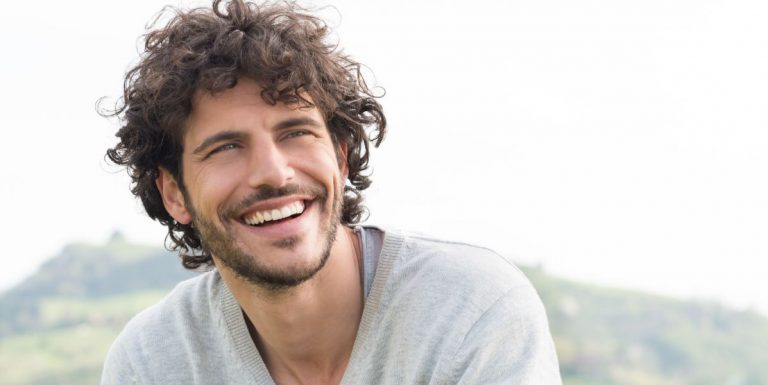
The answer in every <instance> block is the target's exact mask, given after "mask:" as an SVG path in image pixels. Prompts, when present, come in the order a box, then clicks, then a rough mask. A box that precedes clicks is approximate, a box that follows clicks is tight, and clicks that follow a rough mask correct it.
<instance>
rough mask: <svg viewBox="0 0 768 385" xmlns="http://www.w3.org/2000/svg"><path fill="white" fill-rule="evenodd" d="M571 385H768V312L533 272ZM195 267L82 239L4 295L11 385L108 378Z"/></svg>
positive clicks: (2, 357) (0, 329) (2, 351)
mask: <svg viewBox="0 0 768 385" xmlns="http://www.w3.org/2000/svg"><path fill="white" fill-rule="evenodd" d="M524 270H525V272H526V274H527V275H528V276H529V277H530V278H531V281H533V283H534V285H535V286H536V287H537V289H538V290H539V293H540V295H541V297H542V300H543V301H544V304H545V306H546V307H547V311H548V314H549V317H550V324H551V329H552V333H553V337H554V338H555V343H556V345H557V349H558V355H559V358H560V364H561V371H562V373H563V380H564V383H565V384H566V385H587V384H589V385H609V384H610V385H617V384H626V385H662V384H664V385H765V384H768V365H766V364H768V349H767V348H768V319H766V318H764V317H762V316H760V315H758V314H756V313H752V312H737V311H732V310H728V309H726V308H724V307H722V306H719V305H717V304H713V303H696V302H683V301H677V300H672V299H669V298H664V297H659V296H653V295H648V294H643V293H638V292H632V291H626V290H618V289H611V288H604V287H598V286H594V285H587V284H583V283H577V282H571V281H567V280H563V279H560V278H556V277H553V276H550V275H548V274H546V273H545V272H544V271H542V270H540V269H536V268H526V269H524ZM193 275H194V273H191V272H188V271H185V270H184V269H183V268H181V264H180V262H179V260H178V258H177V257H176V256H175V255H173V254H171V253H169V252H166V251H164V250H161V249H159V248H154V247H147V246H139V245H135V244H130V243H128V242H126V241H125V240H124V239H123V238H122V237H121V236H119V234H117V235H115V236H113V237H112V239H111V240H110V241H109V242H108V243H107V244H105V245H102V246H93V245H87V244H74V245H70V246H67V247H65V248H64V249H63V250H62V251H61V253H59V255H57V256H56V257H54V258H52V259H51V260H49V261H48V262H47V263H46V264H44V265H43V266H42V267H41V268H40V270H39V271H38V272H37V274H35V275H34V276H32V277H30V278H29V279H27V280H26V281H24V282H23V283H21V284H20V285H18V286H17V287H15V288H13V289H11V290H9V291H7V292H5V293H3V294H0V384H6V385H16V384H18V385H21V384H37V385H40V384H59V385H66V384H86V383H98V379H99V376H100V371H101V365H102V360H103V357H104V355H105V353H106V351H107V349H108V347H109V345H110V343H111V341H112V340H113V339H114V337H115V336H116V335H117V333H118V332H119V331H120V329H121V328H122V326H123V325H124V324H125V322H126V321H127V320H128V319H129V318H130V317H131V316H132V315H133V314H135V313H136V312H138V311H139V310H140V309H142V308H144V307H146V306H148V305H150V304H152V303H154V302H156V301H157V300H159V299H160V298H161V297H162V296H163V295H164V294H165V293H167V292H168V291H169V290H170V289H171V288H172V287H173V286H174V285H175V284H176V283H177V282H179V281H181V280H183V279H186V278H189V277H191V276H193Z"/></svg>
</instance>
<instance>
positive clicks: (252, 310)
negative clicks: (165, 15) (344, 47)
mask: <svg viewBox="0 0 768 385" xmlns="http://www.w3.org/2000/svg"><path fill="white" fill-rule="evenodd" d="M327 34H328V31H327V29H326V27H325V25H324V24H323V22H322V21H321V20H319V19H317V18H315V17H314V16H311V15H309V14H308V13H306V11H304V10H303V9H301V8H299V7H298V6H296V5H294V4H291V3H277V4H271V3H270V4H262V5H257V4H252V3H244V2H241V1H231V2H228V3H222V2H220V1H215V2H214V3H213V7H212V8H211V9H194V10H189V11H176V14H175V15H174V16H173V17H172V18H171V20H170V21H169V22H168V23H167V24H166V25H164V26H162V27H160V28H158V29H156V30H153V31H151V32H150V33H148V35H147V36H146V44H145V52H144V55H142V58H141V60H140V62H139V64H138V65H137V66H136V67H135V68H134V69H133V70H131V71H130V72H129V73H128V75H127V76H126V82H125V93H124V100H123V105H122V106H121V107H120V108H118V110H117V111H115V114H116V115H118V116H120V117H121V119H122V121H123V123H124V125H123V127H122V128H121V129H120V131H119V132H118V134H117V136H118V138H119V139H120V141H119V143H118V144H117V145H116V146H115V147H114V148H112V149H110V150H108V152H107V154H108V156H109V157H110V159H112V160H113V161H114V162H115V163H117V164H121V165H125V166H126V167H127V168H128V170H129V174H130V176H131V177H132V179H133V188H132V192H133V193H134V194H135V195H136V196H137V197H139V198H140V199H141V201H142V203H143V204H144V207H145V209H146V211H147V213H148V214H149V216H150V217H151V218H153V219H156V220H158V221H159V222H161V223H162V224H164V225H166V226H167V228H168V237H169V240H170V242H171V243H172V245H173V246H174V248H176V249H178V250H179V252H180V255H181V257H182V261H183V264H184V266H185V267H187V268H191V269H195V268H200V267H209V268H210V269H209V271H208V272H206V273H203V274H201V275H200V276H199V277H196V278H194V279H192V280H189V281H186V282H183V283H181V284H179V285H178V286H177V287H176V289H174V290H173V292H171V293H170V294H169V295H168V296H167V297H166V298H165V299H164V300H163V301H161V302H160V303H159V304H157V305H155V306H153V307H151V308H149V309H147V310H145V311H144V312H142V313H140V314H139V315H137V316H136V317H134V319H132V320H131V321H130V322H129V323H128V325H126V327H125V329H124V330H123V332H122V333H121V334H120V336H119V337H118V339H117V340H116V341H115V343H114V344H113V346H112V348H111V349H110V352H109V354H108V357H107V360H106V363H105V366H104V373H103V377H102V384H280V385H286V384H345V385H351V384H393V385H394V384H527V385H549V384H560V376H559V372H558V367H557V359H556V356H555V352H554V347H553V344H552V339H551V336H550V334H549V330H548V327H547V319H546V315H545V313H544V309H543V307H542V305H541V302H540V300H539V298H538V296H537V295H536V292H535V290H534V289H533V288H532V287H531V285H530V283H529V282H528V281H527V279H526V278H525V277H524V276H523V275H522V273H521V272H520V271H519V270H518V269H517V268H515V267H514V266H513V265H512V264H511V263H510V262H509V261H507V260H506V259H505V258H503V257H501V256H499V255H498V254H496V253H494V252H492V251H490V250H487V249H484V248H480V247H476V246H472V245H467V244H463V243H458V242H448V241H443V240H437V239H432V238H428V237H424V236H416V235H412V234H405V233H401V232H398V231H395V230H392V229H380V228H376V227H371V226H360V225H358V224H357V223H359V221H360V219H361V216H362V213H363V210H364V209H363V207H362V205H361V204H362V196H361V194H360V192H361V191H363V190H365V189H366V188H367V187H368V186H369V185H370V179H369V177H368V176H367V175H366V174H365V171H366V169H367V166H368V149H369V146H370V145H371V144H373V145H376V146H378V144H379V143H380V142H381V140H382V139H383V137H384V133H385V127H386V124H385V119H384V115H383V112H382V109H381V106H380V105H379V103H378V102H377V101H376V97H375V96H374V95H372V93H371V92H370V91H369V89H368V88H367V87H366V85H365V83H364V82H363V81H362V80H361V77H360V75H359V67H360V65H359V64H358V63H356V62H354V61H353V60H352V59H350V58H349V57H347V56H345V55H344V54H342V53H341V52H340V51H338V50H337V49H336V47H334V46H333V45H330V44H328V43H327V42H326V41H325V39H326V36H327Z"/></svg>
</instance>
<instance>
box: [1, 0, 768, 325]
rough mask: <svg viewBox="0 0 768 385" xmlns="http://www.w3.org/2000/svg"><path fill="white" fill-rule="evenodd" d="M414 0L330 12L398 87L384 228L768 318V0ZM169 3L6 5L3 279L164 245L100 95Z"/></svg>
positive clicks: (382, 187) (383, 168)
mask: <svg viewBox="0 0 768 385" xmlns="http://www.w3.org/2000/svg"><path fill="white" fill-rule="evenodd" d="M414 3H415V2H405V1H388V2H386V3H384V2H378V3H376V4H370V3H364V2H361V1H358V2H354V1H351V0H345V1H339V2H334V3H333V4H334V5H335V7H336V9H337V10H338V13H337V12H336V11H333V10H326V11H324V12H323V15H327V16H329V17H331V18H332V19H333V20H334V21H332V24H333V25H336V26H338V28H337V29H336V31H337V35H338V38H339V39H340V42H341V45H342V47H345V49H346V51H347V52H348V53H350V54H352V55H353V56H354V57H356V58H357V59H359V60H360V61H362V62H363V63H365V64H366V65H368V66H369V67H370V68H371V69H372V71H373V73H374V74H375V76H376V83H377V84H378V85H381V86H383V87H385V88H386V89H387V96H386V97H385V98H384V99H383V104H384V107H385V110H386V112H387V117H388V120H389V128H390V130H391V131H390V135H389V137H388V138H387V140H385V142H384V144H383V147H382V148H381V150H380V151H378V152H376V153H375V154H374V159H373V164H374V187H373V188H372V189H371V191H370V192H369V194H368V201H369V207H370V208H371V212H372V218H371V221H369V222H372V223H377V224H388V225H395V226H397V227H400V228H405V229H411V230H418V231H422V232H427V233H432V234H436V235H440V236H445V237H451V238H458V239H464V240H469V241H472V242H477V243H481V244H485V245H488V246H491V247H493V248H495V249H497V250H498V251H501V252H503V253H507V254H511V255H513V256H514V257H515V258H517V260H518V261H520V262H523V263H542V264H543V265H544V266H545V268H546V269H547V270H549V271H551V272H553V273H556V274H558V275H561V276H567V277H572V278H575V279H579V280H583V281H587V282H593V283H600V284H606V285H612V286H623V287H629V288H640V289H643V290H646V291H652V292H657V293H664V294H669V295H674V296H677V297H682V298H704V299H719V300H721V301H724V302H727V303H729V304H731V305H734V306H737V307H740V308H743V307H753V308H760V309H762V310H763V311H765V312H766V313H768V295H766V294H765V293H768V280H766V278H765V277H766V275H768V236H767V234H768V130H766V128H768V112H766V111H767V110H766V106H768V49H767V47H768V23H765V20H768V3H766V2H763V1H757V0H755V1H740V0H735V1H734V0H728V1H725V0H723V1H710V0H703V1H702V0H679V1H672V2H670V1H662V0H649V1H643V2H638V1H631V2H630V1H616V0H584V1H570V0H544V1H536V2H532V1H525V2H523V1H514V2H500V1H475V2H471V3H467V2H461V3H458V2H457V3H455V5H454V4H453V3H451V2H445V1H443V2H437V1H432V2H418V3H416V4H414ZM164 4H166V2H165V1H162V0H154V1H149V0H147V1H133V2H106V1H94V0H89V1H80V2H63V1H52V0H48V1H41V2H39V4H35V5H34V6H31V5H29V3H24V2H14V3H11V4H5V5H4V9H3V16H2V22H0V42H1V43H2V46H1V47H2V53H1V54H0V55H2V60H0V85H2V88H0V106H2V113H0V127H2V128H3V141H2V142H3V146H2V147H3V150H2V151H0V181H2V182H1V183H0V213H2V214H3V215H2V216H3V219H4V220H3V221H2V222H0V237H2V238H1V239H2V243H3V245H4V246H5V252H4V256H3V269H1V270H0V289H2V288H7V287H9V286H10V285H12V284H14V283H16V282H18V281H19V280H20V279H22V278H23V277H24V276H26V275H28V274H30V273H32V272H33V271H34V269H35V268H36V267H37V266H39V264H40V263H41V262H42V261H44V260H45V259H46V258H48V257H50V256H52V255H53V254H55V253H56V252H57V251H58V250H59V249H60V248H61V247H62V246H63V245H64V244H66V243H68V242H71V241H88V242H97V243H100V242H103V241H104V240H105V239H106V238H107V237H108V235H109V234H110V233H111V232H112V231H114V230H115V229H121V230H123V231H124V232H125V233H126V234H127V235H128V237H129V238H131V239H133V240H136V241H141V242H146V243H150V244H156V245H160V244H161V243H162V239H163V236H164V231H163V228H162V227H161V226H159V225H158V224H155V223H152V222H150V221H149V219H147V218H146V217H145V216H144V214H143V212H142V209H141V207H140V205H139V204H138V203H137V202H136V201H134V200H133V199H132V197H131V196H130V194H129V192H128V178H127V177H126V176H125V175H124V173H123V172H122V171H119V170H118V169H116V168H115V167H113V166H110V165H108V164H106V163H105V162H104V160H103V154H104V150H105V149H106V148H107V147H108V146H110V145H112V144H113V143H114V140H113V139H112V138H113V134H114V131H115V130H116V128H117V123H116V122H115V121H108V120H105V119H103V118H101V117H99V116H98V115H97V114H96V113H95V109H94V103H95V101H96V99H97V98H98V97H101V96H108V97H110V98H111V99H110V100H114V98H115V97H117V96H118V95H119V91H120V87H121V85H122V76H123V73H124V72H125V70H126V69H127V68H128V67H129V64H130V63H131V62H133V61H134V60H135V59H136V57H137V50H136V46H137V41H138V40H137V38H138V36H139V35H140V34H141V33H143V27H144V25H145V23H146V22H147V21H148V20H150V19H151V17H152V16H153V15H154V14H155V13H156V12H157V11H158V10H159V9H160V8H161V7H162V6H163V5H164ZM315 4H318V5H324V4H328V3H327V2H316V3H315ZM339 14H341V18H339V16H338V15H339Z"/></svg>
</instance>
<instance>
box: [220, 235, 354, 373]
mask: <svg viewBox="0 0 768 385" xmlns="http://www.w3.org/2000/svg"><path fill="white" fill-rule="evenodd" d="M357 242H358V241H357V236H356V235H355V234H354V232H353V231H352V230H351V229H349V228H347V227H346V226H340V227H339V231H338V233H337V237H336V241H335V242H334V244H333V246H332V248H331V253H330V255H329V257H328V261H327V263H326V265H325V267H324V268H323V269H322V270H320V271H319V272H318V273H317V274H316V275H315V276H314V277H312V278H310V279H309V280H307V281H306V282H304V283H302V284H300V285H298V286H296V287H293V288H290V289H288V290H284V291H281V292H279V293H274V292H269V291H268V290H265V289H264V288H260V287H256V286H254V285H253V284H250V283H247V282H246V281H244V280H242V279H240V278H239V277H236V276H235V275H234V273H232V272H231V271H229V270H228V269H226V268H220V269H219V272H220V274H221V276H222V278H223V279H224V281H225V282H226V284H227V286H228V287H229V288H230V290H231V291H232V293H233V295H234V296H235V299H237V301H238V303H239V304H240V306H241V308H242V309H243V312H244V313H245V315H246V316H247V318H248V320H249V321H250V323H249V330H250V331H251V337H252V338H253V340H254V343H255V344H256V346H257V347H258V349H259V353H260V354H261V356H262V358H263V359H264V363H265V364H266V365H267V368H268V369H269V371H270V374H271V375H272V377H273V379H275V382H276V383H296V384H301V383H313V384H326V383H328V384H331V383H332V384H338V383H339V382H340V380H341V377H342V376H343V374H344V369H345V368H346V366H347V363H348V361H349V357H350V355H351V353H352V346H353V345H354V341H355V336H356V335H357V329H358V326H359V323H360V318H361V317H362V312H363V291H362V284H361V277H360V260H359V258H358V255H359V254H358V252H356V250H358V249H359V248H358V247H357Z"/></svg>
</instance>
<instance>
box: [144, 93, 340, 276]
mask: <svg viewBox="0 0 768 385" xmlns="http://www.w3.org/2000/svg"><path fill="white" fill-rule="evenodd" d="M260 92H261V88H260V87H259V86H258V85H257V83H255V82H254V81H252V80H250V79H246V78H241V79H240V80H239V82H238V84H237V86H235V87H234V88H232V89H228V90H225V91H222V92H219V93H216V94H215V95H211V94H208V93H202V92H201V93H199V94H197V95H196V97H195V99H194V103H193V109H192V113H191V114H190V116H189V119H188V120H187V124H186V131H185V134H184V139H183V145H184V151H183V154H182V165H183V168H182V175H183V180H184V185H183V186H178V185H176V182H175V181H174V180H173V179H172V178H171V177H170V175H169V174H168V173H167V172H165V171H163V172H162V173H161V177H160V178H158V187H160V188H161V191H162V195H163V198H164V202H165V205H166V209H168V211H169V213H171V215H172V216H173V217H174V218H175V219H176V220H177V221H179V222H181V223H189V222H190V221H191V222H192V224H193V226H194V227H195V228H196V229H197V231H198V232H199V234H200V237H201V239H202V241H203V243H204V245H205V246H206V247H207V248H208V250H209V251H210V252H211V253H212V254H213V257H214V261H216V263H217V264H218V265H219V266H220V267H221V265H223V266H225V267H227V268H229V269H231V270H232V271H234V272H235V273H236V274H237V275H239V276H240V277H242V278H244V279H246V280H248V281H250V282H253V283H256V284H259V285H262V286H267V287H272V288H283V287H290V286H294V285H296V284H298V283H301V282H303V281H304V280H306V279H308V278H310V277H312V276H313V275H314V274H315V273H316V272H318V271H319V270H320V269H321V268H322V267H323V265H324V263H325V261H326V259H327V258H328V255H329V253H330V249H331V246H332V244H333V241H334V239H335V234H336V230H337V228H338V226H339V218H340V213H341V203H342V196H343V188H344V181H345V179H346V172H347V168H346V159H345V157H346V149H345V148H341V149H340V150H339V152H338V154H339V156H337V152H336V150H335V149H334V145H333V142H332V141H331V137H330V134H329V132H328V129H327V127H326V126H325V123H324V120H323V118H322V116H321V114H320V112H319V111H318V110H317V108H298V107H297V106H289V105H285V104H283V103H278V104H277V105H275V106H271V105H269V104H267V103H266V102H264V100H263V99H262V98H261V95H260ZM340 158H341V159H340ZM340 167H341V168H340Z"/></svg>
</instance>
